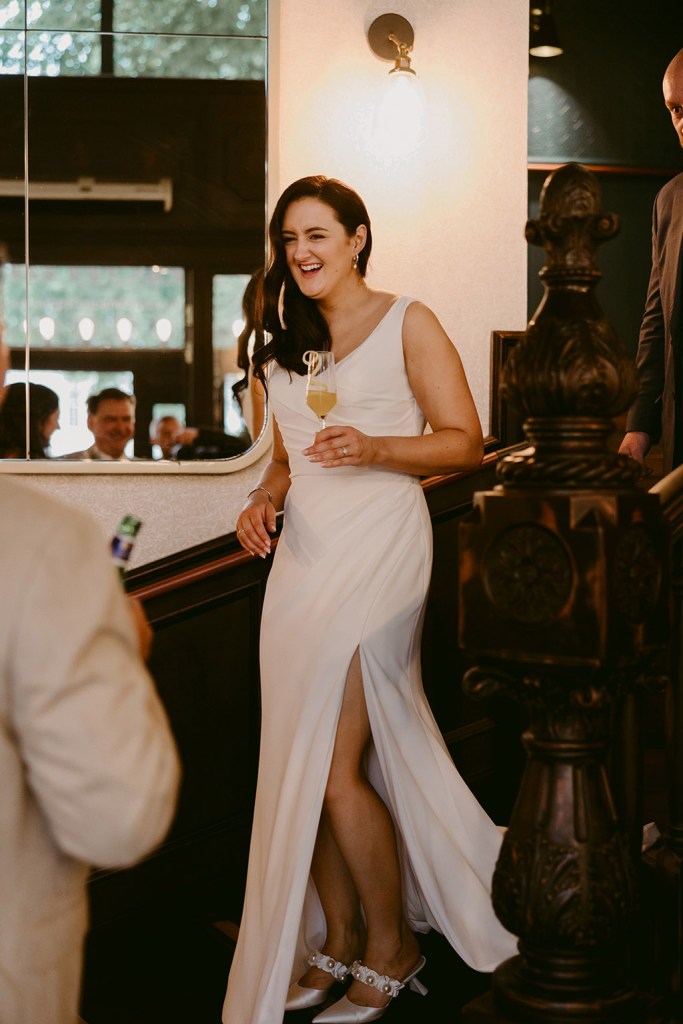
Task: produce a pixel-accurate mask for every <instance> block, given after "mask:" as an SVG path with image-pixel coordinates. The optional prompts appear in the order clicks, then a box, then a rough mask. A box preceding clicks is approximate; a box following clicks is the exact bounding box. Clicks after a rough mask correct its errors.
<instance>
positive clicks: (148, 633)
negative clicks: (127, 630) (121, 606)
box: [127, 597, 154, 661]
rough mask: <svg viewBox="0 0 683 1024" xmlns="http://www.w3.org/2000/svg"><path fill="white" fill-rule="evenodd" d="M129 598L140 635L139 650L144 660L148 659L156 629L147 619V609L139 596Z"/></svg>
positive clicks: (136, 629) (129, 604) (137, 631)
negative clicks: (154, 629)
mask: <svg viewBox="0 0 683 1024" xmlns="http://www.w3.org/2000/svg"><path fill="white" fill-rule="evenodd" d="M127 600H128V607H129V608H130V613H131V615H132V617H133V623H134V625H135V632H136V633H137V635H138V651H139V652H140V657H141V658H142V660H143V661H147V659H148V658H149V652H150V651H151V649H152V639H153V637H154V631H153V629H152V627H151V626H150V624H149V622H148V621H147V616H146V615H145V610H144V608H143V607H142V604H141V602H140V601H139V600H138V599H137V597H128V598H127Z"/></svg>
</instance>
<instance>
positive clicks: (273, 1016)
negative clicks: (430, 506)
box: [223, 177, 515, 1024]
mask: <svg viewBox="0 0 683 1024" xmlns="http://www.w3.org/2000/svg"><path fill="white" fill-rule="evenodd" d="M270 244H271V256H270V261H269V265H268V269H267V273H266V276H265V281H264V326H265V329H266V330H267V331H268V333H269V334H270V335H271V340H270V341H269V343H268V344H267V345H266V346H264V347H263V348H262V349H260V350H259V352H258V353H257V354H256V357H255V363H256V372H257V373H258V374H261V375H262V377H263V378H264V379H265V377H266V376H267V390H268V400H269V403H270V409H271V411H272V414H273V430H274V446H273V456H272V461H271V462H270V463H269V465H268V466H267V468H266V470H265V471H264V473H263V475H262V477H261V480H260V483H259V486H258V487H256V488H255V489H254V490H253V491H252V492H251V493H250V495H249V496H248V497H247V501H246V503H245V506H244V508H243V510H242V512H241V513H240V516H239V518H238V521H237V536H238V538H239V540H240V542H241V544H242V546H243V547H244V548H245V549H246V550H247V551H250V552H251V553H252V554H253V555H258V556H261V557H264V558H265V557H267V556H268V554H269V553H270V550H271V542H270V534H271V533H272V532H273V531H274V529H275V516H276V512H277V511H278V510H279V509H283V508H284V512H285V517H284V528H283V531H282V534H281V537H280V539H279V542H278V545H277V551H276V554H275V558H274V562H273V566H272V569H271V572H270V576H269V580H268V586H267V592H266V598H265V602H264V608H263V628H262V635H261V686H262V726H261V754H260V761H259V780H258V787H257V795H256V804H255V810H254V824H253V832H252V841H251V850H250V857H249V872H248V879H247V890H246V897H245V903H244V909H243V915H242V921H241V924H240V933H239V939H238V943H237V948H236V951H235V956H234V959H233V965H232V969H231V973H230V979H229V983H228V992H227V996H226V1001H225V1007H224V1013H223V1021H224V1022H225V1024H275V1022H277V1021H279V1020H281V1019H282V1015H283V1012H284V1010H285V1009H287V1010H297V1009H304V1008H307V1007H320V1006H322V1004H324V1003H331V1005H328V1006H327V1008H325V1009H323V1010H322V1011H321V1012H320V1013H318V1015H317V1016H315V1018H314V1020H315V1021H316V1022H318V1021H320V1022H325V1024H334V1022H344V1021H357V1022H360V1021H372V1020H377V1019H378V1018H379V1017H381V1016H382V1015H383V1013H384V1011H385V1010H386V1008H387V1006H388V1005H389V1004H390V1003H391V999H392V997H393V996H396V995H398V993H399V992H400V990H401V989H402V988H403V987H404V986H405V985H406V984H407V983H409V982H410V983H411V985H412V986H413V987H415V988H417V990H418V991H420V990H421V991H425V990H424V989H423V987H422V986H421V985H420V982H419V979H418V978H417V977H416V975H417V973H418V972H419V971H420V970H421V968H422V967H423V965H424V957H422V956H421V954H420V946H419V943H418V940H417V937H416V934H415V933H416V932H419V931H422V932H424V931H427V930H428V929H429V928H432V927H434V928H437V929H438V930H439V931H440V932H441V933H442V934H444V935H445V936H446V937H447V938H448V940H449V941H450V942H451V944H452V945H453V947H454V948H455V949H456V951H457V952H458V953H459V954H460V956H462V957H463V959H464V960H465V961H466V962H467V963H468V964H470V965H471V966H472V967H474V968H475V969H477V970H481V971H490V970H492V969H493V968H494V967H495V966H496V965H497V964H498V963H499V962H500V961H501V960H503V959H505V958H506V957H508V956H512V955H513V954H514V952H515V940H514V937H513V936H512V935H510V933H509V932H507V931H506V930H505V929H504V928H503V926H502V925H501V924H500V923H499V922H498V920H497V918H496V917H495V915H494V913H493V910H492V907H491V901H490V885H491V877H492V873H493V868H494V865H495V861H496V858H497V855H498V851H499V848H500V841H501V837H500V832H499V830H498V829H497V827H496V826H495V825H494V824H493V822H492V821H491V820H490V819H489V817H488V816H487V815H486V813H485V812H484V810H483V809H482V808H481V806H480V805H479V804H478V803H477V801H476V800H475V798H474V796H473V795H472V793H471V792H470V791H469V789H468V788H467V786H466V785H465V783H464V782H463V781H462V779H461V778H460V776H459V774H458V773H457V771H456V769H455V767H454V765H453V763H452V761H451V759H450V757H449V754H448V751H447V749H446V747H445V745H444V743H443V740H442V737H441V735H440V732H439V729H438V727H437V725H436V722H435V721H434V718H433V716H432V714H431V711H430V709H429V707H428V705H427V703H426V699H425V696H424V692H423V689H422V682H421V676H420V635H421V629H422V618H423V610H424V603H425V600H426V596H427V590H428V586H429V577H430V571H431V524H430V520H429V516H428V513H427V509H426V504H425V501H424V496H423V492H422V488H421V486H420V480H419V478H420V476H423V475H431V474H437V473H450V472H455V471H458V470H468V469H473V468H475V467H476V466H478V464H479V462H480V461H481V457H482V451H483V448H482V433H481V427H480V424H479V419H478V416H477V412H476V409H475V406H474V403H473V400H472V396H471V393H470V390H469V387H468V384H467V380H466V377H465V373H464V371H463V367H462V363H461V361H460V358H459V356H458V353H457V351H456V349H455V347H454V346H453V344H452V343H451V341H450V340H449V338H448V336H447V335H446V333H445V332H444V330H443V328H442V327H441V325H440V324H439V321H438V320H437V318H436V316H435V315H434V314H433V313H432V312H431V311H430V310H429V309H428V308H427V307H426V306H424V305H422V304H421V303H420V302H416V301H414V300H412V299H410V298H408V297H398V296H396V295H394V294H392V293H390V292H385V291H378V290H375V289H372V288H370V287H368V286H367V284H366V283H365V272H366V267H367V262H368V257H369V255H370V249H371V244H372V236H371V230H370V219H369V217H368V214H367V210H366V209H365V206H364V204H363V202H362V200H361V199H360V197H359V196H358V195H357V194H356V193H355V192H354V191H353V190H352V189H350V188H349V187H348V186H346V185H343V184H342V183H341V182H338V181H335V180H334V179H328V178H324V177H310V178H302V179H300V180H299V181H296V182H294V184H292V185H291V186H290V187H289V188H288V189H286V191H285V192H284V193H283V195H282V196H281V198H280V200H279V202H278V204H277V207H276V209H275V212H274V214H273V217H272V220H271V224H270ZM324 349H331V351H332V352H333V353H334V357H335V364H336V375H337V403H336V405H335V407H334V409H333V410H332V412H331V413H330V414H329V415H328V425H327V426H326V427H325V429H322V430H320V429H318V425H317V418H316V416H315V414H314V413H313V412H311V410H310V409H309V408H308V407H307V405H306V394H305V391H306V369H305V365H304V358H303V354H304V352H305V351H307V350H317V351H319V350H324ZM426 423H428V424H429V426H430V428H431V431H430V432H427V433H425V426H426ZM342 981H345V982H347V983H348V982H350V984H349V985H348V988H347V989H346V990H345V992H344V994H343V995H342V996H341V999H339V1000H338V1001H337V1002H334V1003H332V997H333V995H338V994H339V992H340V988H339V983H340V982H342ZM333 989H334V990H335V991H332V990H333Z"/></svg>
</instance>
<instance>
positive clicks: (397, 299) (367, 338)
mask: <svg viewBox="0 0 683 1024" xmlns="http://www.w3.org/2000/svg"><path fill="white" fill-rule="evenodd" d="M400 301H401V296H400V295H399V296H397V298H395V299H394V301H393V302H392V303H391V305H390V306H389V308H388V309H387V310H386V312H385V313H383V314H382V316H381V317H380V318H379V320H378V321H377V323H376V324H375V326H374V327H373V328H372V330H371V331H370V333H369V334H368V335H367V336H366V337H365V338H363V340H362V341H360V342H359V343H358V344H357V345H356V347H355V348H352V349H351V351H350V352H347V353H346V355H345V356H342V357H341V359H337V357H336V356H335V357H334V365H335V366H341V364H342V363H345V362H346V360H347V359H349V358H350V357H351V356H352V355H353V354H354V352H357V351H358V349H359V348H362V347H363V345H365V344H366V343H367V342H368V341H370V338H371V337H372V336H373V334H374V333H375V332H376V331H377V330H379V328H380V327H381V326H382V324H383V323H384V321H385V320H386V318H387V317H388V316H389V314H390V313H391V311H392V309H393V308H394V306H395V305H396V303H397V302H400Z"/></svg>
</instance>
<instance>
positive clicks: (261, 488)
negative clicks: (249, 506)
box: [247, 486, 273, 505]
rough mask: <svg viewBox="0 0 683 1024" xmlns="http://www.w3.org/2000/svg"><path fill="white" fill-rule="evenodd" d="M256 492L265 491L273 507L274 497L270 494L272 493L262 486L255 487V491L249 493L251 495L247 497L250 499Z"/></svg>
mask: <svg viewBox="0 0 683 1024" xmlns="http://www.w3.org/2000/svg"><path fill="white" fill-rule="evenodd" d="M256 491H264V492H265V494H267V495H268V501H269V502H270V503H271V505H272V503H273V495H272V494H271V493H270V491H269V490H268V488H267V487H261V486H259V487H254V489H253V490H252V491H249V494H248V495H247V497H248V498H250V497H251V496H252V494H254V493H255V492H256Z"/></svg>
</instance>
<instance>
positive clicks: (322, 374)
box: [304, 349, 337, 430]
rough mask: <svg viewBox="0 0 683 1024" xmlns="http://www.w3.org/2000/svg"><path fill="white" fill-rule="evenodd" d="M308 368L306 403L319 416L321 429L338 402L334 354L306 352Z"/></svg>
mask: <svg viewBox="0 0 683 1024" xmlns="http://www.w3.org/2000/svg"><path fill="white" fill-rule="evenodd" d="M304 363H305V365H306V366H307V368H308V380H307V381H306V404H307V405H308V407H309V409H312V410H313V412H314V413H315V414H316V416H317V417H318V420H319V422H320V429H321V430H324V429H325V417H326V416H327V414H328V413H329V412H330V411H331V410H332V409H333V408H334V406H335V404H336V402H337V383H336V380H335V376H334V355H333V354H332V353H331V352H314V351H312V350H310V349H309V351H308V352H304Z"/></svg>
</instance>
